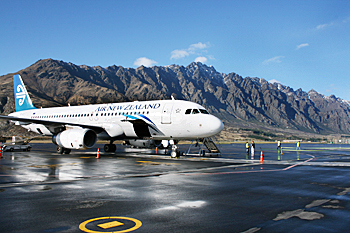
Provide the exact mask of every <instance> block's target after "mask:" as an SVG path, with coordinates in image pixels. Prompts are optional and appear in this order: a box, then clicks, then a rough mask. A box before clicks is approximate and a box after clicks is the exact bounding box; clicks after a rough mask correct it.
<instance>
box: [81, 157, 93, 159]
mask: <svg viewBox="0 0 350 233" xmlns="http://www.w3.org/2000/svg"><path fill="white" fill-rule="evenodd" d="M80 158H81V159H90V158H93V157H80Z"/></svg>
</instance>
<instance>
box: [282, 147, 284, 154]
mask: <svg viewBox="0 0 350 233" xmlns="http://www.w3.org/2000/svg"><path fill="white" fill-rule="evenodd" d="M281 155H284V154H283V151H282V147H281Z"/></svg>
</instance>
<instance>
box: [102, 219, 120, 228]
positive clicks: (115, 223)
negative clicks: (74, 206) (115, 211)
mask: <svg viewBox="0 0 350 233" xmlns="http://www.w3.org/2000/svg"><path fill="white" fill-rule="evenodd" d="M122 225H124V223H121V222H118V221H113V222H106V223H103V224H99V225H97V226H99V227H101V228H103V229H107V228H112V227H118V226H122Z"/></svg>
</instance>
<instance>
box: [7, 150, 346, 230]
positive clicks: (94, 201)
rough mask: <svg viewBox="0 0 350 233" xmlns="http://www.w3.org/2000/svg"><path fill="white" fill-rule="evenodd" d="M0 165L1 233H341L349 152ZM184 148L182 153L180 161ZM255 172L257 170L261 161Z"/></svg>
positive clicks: (87, 154) (66, 158) (46, 155)
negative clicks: (262, 160) (261, 161)
mask: <svg viewBox="0 0 350 233" xmlns="http://www.w3.org/2000/svg"><path fill="white" fill-rule="evenodd" d="M32 146H33V149H32V151H31V152H5V153H4V154H3V158H1V159H0V206H1V207H0V208H1V211H0V232H18V233H20V232H43V233H44V232H250V233H252V232H347V231H348V229H349V227H350V220H349V219H350V179H349V178H348V177H349V176H350V146H349V145H326V144H302V148H301V150H300V151H299V150H298V151H297V150H296V148H295V147H294V144H284V145H282V146H283V151H282V152H283V154H282V153H278V152H277V149H276V145H275V144H257V145H256V152H255V156H254V158H252V157H251V155H249V156H247V155H246V153H245V145H244V144H227V145H221V146H220V149H221V151H222V156H221V157H218V158H210V157H205V158H203V157H198V156H182V157H181V158H179V159H171V158H170V156H168V155H163V154H161V152H162V151H158V154H155V151H154V150H150V151H149V150H148V151H147V150H142V151H139V152H137V151H135V150H129V152H128V153H125V152H124V151H123V150H122V147H120V146H119V149H118V151H117V153H116V154H112V153H103V152H101V153H100V158H99V159H97V158H96V151H97V147H99V148H102V147H103V145H97V146H96V147H95V148H93V149H91V150H88V151H73V152H72V153H71V154H69V155H58V154H56V153H55V146H54V145H52V144H32ZM187 146H188V145H181V146H180V149H181V150H182V151H186V149H187ZM261 150H262V151H263V154H264V162H263V164H261V163H260V153H261V152H260V151H261Z"/></svg>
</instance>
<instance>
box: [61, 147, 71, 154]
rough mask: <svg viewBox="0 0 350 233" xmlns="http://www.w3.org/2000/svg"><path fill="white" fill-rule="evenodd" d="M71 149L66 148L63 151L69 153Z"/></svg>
mask: <svg viewBox="0 0 350 233" xmlns="http://www.w3.org/2000/svg"><path fill="white" fill-rule="evenodd" d="M71 151H72V150H71V149H67V148H64V150H63V153H65V154H66V155H68V154H69V153H70V152H71Z"/></svg>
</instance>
